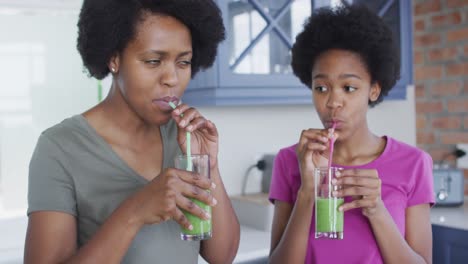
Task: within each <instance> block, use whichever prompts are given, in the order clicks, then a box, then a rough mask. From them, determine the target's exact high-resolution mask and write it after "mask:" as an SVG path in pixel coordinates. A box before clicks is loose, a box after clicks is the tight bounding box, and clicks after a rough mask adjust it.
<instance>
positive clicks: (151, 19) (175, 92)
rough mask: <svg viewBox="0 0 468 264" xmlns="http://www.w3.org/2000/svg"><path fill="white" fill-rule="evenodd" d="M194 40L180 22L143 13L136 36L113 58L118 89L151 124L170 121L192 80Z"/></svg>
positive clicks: (110, 64) (137, 112) (131, 106)
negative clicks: (174, 109) (173, 107)
mask: <svg viewBox="0 0 468 264" xmlns="http://www.w3.org/2000/svg"><path fill="white" fill-rule="evenodd" d="M191 60H192V39H191V35H190V30H189V29H188V28H187V27H186V26H185V25H184V24H182V23H181V22H180V21H178V20H177V19H175V18H173V17H170V16H165V15H154V14H144V15H143V20H142V21H140V22H139V23H138V24H137V26H136V35H135V38H134V39H133V40H131V41H130V42H129V43H128V45H127V47H126V48H125V49H124V50H123V52H122V53H121V54H118V55H117V56H115V57H113V58H112V59H111V61H110V63H109V67H110V68H112V67H113V68H114V69H116V72H117V73H116V74H115V76H114V83H115V85H116V87H115V88H117V89H118V92H120V93H121V94H122V97H123V99H124V100H125V102H126V104H127V105H128V107H129V108H130V109H131V110H132V111H134V112H135V113H136V115H137V116H139V117H140V118H141V119H143V120H145V121H146V122H149V123H155V124H165V123H167V122H168V121H169V120H170V118H171V111H172V108H171V107H170V106H169V104H168V102H170V101H172V102H174V104H176V105H177V103H178V101H179V100H180V98H181V97H182V94H183V93H184V91H185V89H186V87H187V85H188V83H189V81H190V78H191Z"/></svg>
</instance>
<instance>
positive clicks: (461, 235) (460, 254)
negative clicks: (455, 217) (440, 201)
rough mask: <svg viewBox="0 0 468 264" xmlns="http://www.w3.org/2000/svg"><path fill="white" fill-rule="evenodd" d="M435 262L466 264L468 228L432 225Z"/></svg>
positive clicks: (467, 256) (437, 263)
mask: <svg viewBox="0 0 468 264" xmlns="http://www.w3.org/2000/svg"><path fill="white" fill-rule="evenodd" d="M432 237H433V250H432V252H433V253H432V254H433V263H434V264H447V263H450V264H466V263H467V260H468V230H462V229H458V228H452V227H447V226H441V225H432Z"/></svg>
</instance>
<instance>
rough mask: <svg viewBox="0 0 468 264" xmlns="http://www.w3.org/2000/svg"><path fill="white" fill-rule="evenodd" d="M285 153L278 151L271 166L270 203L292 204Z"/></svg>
mask: <svg viewBox="0 0 468 264" xmlns="http://www.w3.org/2000/svg"><path fill="white" fill-rule="evenodd" d="M285 154H286V153H285V152H284V151H280V152H279V153H278V155H276V157H275V162H274V164H273V172H272V176H271V183H270V194H269V198H270V202H272V203H274V202H275V200H279V201H283V202H288V203H293V202H294V201H293V195H292V191H291V186H290V184H289V181H288V177H289V176H290V175H288V171H289V170H288V169H287V168H288V164H286V163H287V162H286V159H285Z"/></svg>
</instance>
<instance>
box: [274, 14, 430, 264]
mask: <svg viewBox="0 0 468 264" xmlns="http://www.w3.org/2000/svg"><path fill="white" fill-rule="evenodd" d="M398 57H399V56H398V50H397V49H396V48H395V43H394V42H393V40H392V32H391V31H390V29H389V28H388V27H387V26H386V25H385V24H384V22H383V21H382V19H380V18H379V17H378V16H377V15H376V14H373V13H372V12H370V11H369V10H368V9H366V8H365V7H364V6H349V5H347V6H342V7H339V8H336V9H319V10H318V11H317V12H315V13H314V14H313V15H312V16H311V18H310V19H309V21H308V22H307V23H306V24H305V27H304V29H303V31H302V32H301V33H300V34H299V35H298V36H297V38H296V43H295V44H294V46H293V49H292V66H293V70H294V73H295V74H296V75H297V76H298V77H299V79H300V80H301V81H302V82H303V83H304V84H306V85H307V86H308V87H310V89H311V90H312V97H313V102H314V107H315V109H316V111H317V113H318V116H319V118H320V120H321V122H322V123H323V126H324V127H325V128H324V129H320V128H310V129H306V130H304V131H302V134H301V136H300V139H299V143H297V144H295V145H293V146H290V147H287V148H284V149H282V150H280V152H279V153H278V155H277V156H276V160H275V165H274V172H273V179H272V183H271V188H270V199H271V201H272V202H274V205H275V214H274V220H273V229H272V235H271V251H270V260H271V263H360V264H362V263H372V264H375V263H398V264H401V263H431V258H432V235H431V224H430V215H429V213H430V212H429V211H430V206H431V205H432V204H433V203H434V197H433V190H432V160H431V158H430V156H429V155H427V154H426V153H425V152H423V151H421V150H419V149H416V148H414V147H412V146H409V145H406V144H404V143H402V142H399V141H397V140H395V139H393V138H391V137H390V136H382V137H380V136H377V135H375V134H373V133H372V132H371V131H370V129H369V127H368V124H367V118H366V116H367V110H368V108H369V106H375V105H376V104H378V103H379V102H381V101H382V100H383V98H384V96H386V95H387V94H388V92H389V90H390V89H391V88H392V87H393V86H394V85H395V83H396V81H397V79H398V78H399V71H400V67H399V60H398ZM334 123H335V124H336V128H335V129H334V130H333V129H331V127H332V124H334ZM332 137H335V139H336V141H335V143H334V153H333V159H332V165H333V166H337V167H342V168H343V171H342V172H341V175H340V177H339V178H338V180H337V181H336V182H335V183H334V184H335V185H337V186H342V189H341V190H340V191H338V192H335V193H334V195H335V196H336V197H344V198H345V203H344V204H343V205H342V206H340V208H339V210H341V211H344V212H345V213H344V219H345V220H344V222H345V226H344V239H343V240H327V239H325V240H324V239H315V238H314V233H315V219H314V200H315V197H314V174H313V171H314V168H316V167H321V166H327V163H328V158H327V157H328V155H329V153H328V152H329V149H330V141H331V140H330V139H331V138H332Z"/></svg>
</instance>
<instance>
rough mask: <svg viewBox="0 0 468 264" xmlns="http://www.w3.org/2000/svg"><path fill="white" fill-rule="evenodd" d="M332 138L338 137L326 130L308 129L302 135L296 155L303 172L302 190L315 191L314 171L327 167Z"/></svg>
mask: <svg viewBox="0 0 468 264" xmlns="http://www.w3.org/2000/svg"><path fill="white" fill-rule="evenodd" d="M332 136H335V138H336V137H337V135H336V134H335V135H333V134H330V131H329V130H326V129H308V130H303V131H302V133H301V137H300V139H299V143H298V144H297V148H296V153H297V158H298V160H299V168H300V171H301V188H305V190H306V191H307V192H313V191H314V169H315V168H317V167H323V166H327V163H328V158H327V157H326V154H327V153H328V152H327V151H326V150H328V149H329V148H330V138H331V137H332Z"/></svg>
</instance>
